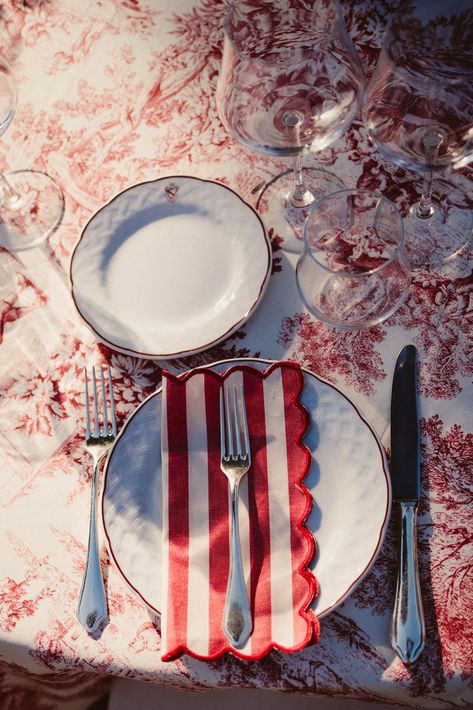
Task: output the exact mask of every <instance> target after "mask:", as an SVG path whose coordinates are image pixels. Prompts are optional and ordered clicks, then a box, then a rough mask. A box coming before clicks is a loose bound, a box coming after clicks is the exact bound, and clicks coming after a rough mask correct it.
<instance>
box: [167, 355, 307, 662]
mask: <svg viewBox="0 0 473 710" xmlns="http://www.w3.org/2000/svg"><path fill="white" fill-rule="evenodd" d="M224 383H225V385H226V386H227V385H233V384H239V383H243V386H244V393H245V403H246V412H247V417H248V429H249V434H250V445H251V456H252V465H251V469H250V470H249V472H248V474H247V475H246V476H245V478H244V479H243V481H242V483H241V484H240V505H239V521H240V538H241V547H242V559H243V570H244V573H245V579H246V580H247V588H248V595H249V599H250V604H251V610H252V618H253V631H252V634H251V636H250V639H249V640H248V642H247V644H246V645H245V646H244V647H243V648H240V649H239V650H236V649H234V648H233V647H232V646H231V645H230V644H229V642H228V640H227V639H226V637H225V635H224V633H223V630H222V619H223V608H224V603H225V594H226V588H227V580H228V571H229V531H230V507H229V493H228V481H227V479H226V477H225V476H224V474H223V473H222V471H221V469H220V430H219V427H220V423H219V422H220V414H219V392H220V389H221V387H222V386H223V384H224ZM302 387H303V377H302V372H301V370H300V368H299V366H297V365H295V364H293V363H276V364H274V365H272V366H270V367H269V368H268V370H266V371H265V372H261V371H259V370H257V369H256V368H254V367H250V366H246V365H241V366H236V367H234V368H232V369H230V370H228V371H227V372H226V373H225V374H224V375H223V376H221V375H218V374H216V373H215V372H213V371H211V370H209V369H206V368H201V369H196V370H192V371H191V372H190V373H189V374H188V375H186V376H184V377H182V378H177V377H175V376H174V375H171V374H170V373H167V372H163V397H162V407H163V413H162V434H161V452H162V485H163V538H164V543H163V545H164V549H163V579H162V583H163V595H162V598H163V608H162V610H161V634H162V649H161V656H162V660H171V659H174V658H177V657H178V656H179V655H181V654H182V653H187V654H190V655H192V656H194V657H197V658H200V659H206V660H208V659H214V658H217V657H218V656H220V655H222V654H223V653H225V652H226V651H231V652H232V653H233V654H235V655H236V656H239V657H240V658H245V659H252V660H255V659H259V658H262V657H263V656H264V655H265V654H266V653H268V652H269V651H270V650H271V649H272V648H273V647H275V648H279V649H281V650H284V651H296V650H299V649H301V648H303V647H304V646H305V645H307V644H308V643H310V642H311V641H313V640H316V639H317V638H318V622H317V619H316V617H315V615H314V614H313V612H312V611H311V610H310V609H308V605H309V604H310V602H311V601H312V599H313V598H314V595H315V594H316V593H317V584H316V581H315V578H314V576H313V574H312V573H311V572H310V571H309V570H308V569H307V565H308V564H309V562H310V560H311V558H312V556H313V553H314V540H313V537H312V535H311V533H310V532H309V530H307V528H306V527H305V525H304V522H305V520H306V518H307V516H308V514H309V511H310V508H311V505H312V498H311V496H310V493H309V491H308V490H307V489H306V488H305V486H304V485H303V483H302V480H303V478H304V476H305V475H306V473H307V472H308V469H309V466H310V454H309V451H308V450H307V448H306V447H305V446H304V445H303V443H302V441H301V438H302V436H303V434H304V432H305V431H306V428H307V424H308V417H307V412H306V410H305V409H304V408H303V407H302V405H301V404H300V402H299V395H300V393H301V391H302Z"/></svg>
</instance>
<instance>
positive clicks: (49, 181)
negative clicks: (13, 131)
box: [0, 58, 64, 251]
mask: <svg viewBox="0 0 473 710" xmlns="http://www.w3.org/2000/svg"><path fill="white" fill-rule="evenodd" d="M16 106H17V89H16V83H15V79H14V76H13V72H12V69H11V67H10V66H9V64H8V63H7V62H6V61H5V60H4V59H1V58H0V135H2V134H3V133H4V132H5V130H6V129H7V128H8V126H9V125H10V123H11V121H12V119H13V116H14V114H15V110H16ZM63 214H64V197H63V194H62V191H61V189H60V188H59V186H58V185H57V184H56V182H55V181H54V180H53V178H52V177H50V176H49V175H48V174H47V173H44V172H42V171H40V170H14V171H11V172H9V173H5V174H1V173H0V245H1V246H4V247H6V248H7V249H9V250H10V251H21V250H23V249H29V248H31V247H34V246H36V245H38V244H40V243H41V242H43V241H44V240H45V239H47V237H49V235H50V234H52V233H53V232H54V230H55V229H57V227H58V225H59V223H60V222H61V220H62V216H63Z"/></svg>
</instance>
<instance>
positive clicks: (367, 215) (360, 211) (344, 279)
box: [296, 189, 410, 329]
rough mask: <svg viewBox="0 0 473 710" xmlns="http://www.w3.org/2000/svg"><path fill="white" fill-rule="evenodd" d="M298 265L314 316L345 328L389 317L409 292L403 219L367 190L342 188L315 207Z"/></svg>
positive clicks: (299, 279)
mask: <svg viewBox="0 0 473 710" xmlns="http://www.w3.org/2000/svg"><path fill="white" fill-rule="evenodd" d="M304 237H305V245H304V251H303V252H302V255H301V256H300V257H299V261H298V263H297V268H296V282H297V286H298V289H299V293H300V295H301V298H302V300H303V301H304V303H305V305H306V306H307V308H308V309H309V311H310V312H311V313H313V315H315V316H316V317H317V318H319V320H322V321H323V322H325V323H327V324H328V325H331V326H336V327H339V328H353V329H361V328H368V327H371V326H373V325H376V324H378V323H381V322H382V321H384V320H385V319H386V318H388V316H390V315H392V314H393V313H394V311H395V310H396V309H397V308H398V307H399V306H400V305H401V303H402V302H403V300H404V298H405V297H406V295H407V293H408V291H409V284H410V267H409V262H408V260H407V257H406V255H405V252H404V249H403V225H402V217H401V214H400V212H399V210H398V209H397V207H396V205H394V204H393V203H392V202H390V201H389V200H386V199H385V198H384V197H382V196H381V195H377V194H376V193H373V192H370V191H367V190H356V189H354V190H340V191H339V192H335V193H333V194H332V195H328V196H327V197H324V198H323V199H322V200H320V201H319V202H318V203H317V204H316V205H314V206H313V208H312V210H311V212H310V214H309V217H308V218H307V220H306V224H305V235H304Z"/></svg>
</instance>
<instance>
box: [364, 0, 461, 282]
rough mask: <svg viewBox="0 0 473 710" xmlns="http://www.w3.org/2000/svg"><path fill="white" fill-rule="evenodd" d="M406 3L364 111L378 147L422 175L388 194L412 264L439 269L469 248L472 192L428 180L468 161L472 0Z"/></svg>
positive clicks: (390, 35) (391, 31)
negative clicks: (398, 216)
mask: <svg viewBox="0 0 473 710" xmlns="http://www.w3.org/2000/svg"><path fill="white" fill-rule="evenodd" d="M411 8H412V12H411V13H408V14H403V15H402V17H396V18H395V20H393V22H392V23H391V26H390V27H389V28H388V30H387V32H386V36H385V41H384V44H383V48H382V51H381V53H380V57H379V60H378V64H377V67H376V69H375V72H374V74H373V77H372V79H371V81H370V83H369V85H368V88H367V91H366V96H365V101H364V108H363V115H364V120H365V122H366V125H367V128H368V130H369V132H370V135H371V137H372V138H373V140H374V142H375V144H376V146H377V148H378V149H379V150H380V152H381V153H383V154H384V155H385V156H386V157H387V158H388V159H389V160H391V161H393V162H395V163H397V164H398V165H400V166H402V167H405V168H408V169H414V170H417V171H420V172H421V173H423V175H424V179H423V183H420V182H418V183H417V184H415V183H409V182H407V183H405V184H402V185H395V186H394V189H393V190H392V196H393V199H397V200H398V201H400V203H402V204H401V207H402V208H403V216H404V218H405V223H404V231H405V248H406V251H407V253H408V255H409V258H410V260H411V263H412V264H413V265H414V266H419V267H424V268H432V269H436V268H439V269H442V268H444V267H445V266H448V264H449V262H450V263H451V262H452V260H453V259H454V258H455V257H456V256H458V255H460V254H462V253H464V252H465V251H466V250H467V245H468V244H469V242H470V239H471V234H472V226H473V212H472V206H473V204H472V199H471V196H468V195H467V194H466V193H465V192H464V191H462V190H461V189H460V187H459V186H458V185H455V184H454V183H453V182H452V181H450V180H447V179H446V178H442V179H437V180H435V181H433V175H434V173H438V172H440V171H444V170H445V169H447V168H451V169H454V168H457V169H458V168H462V167H464V166H465V165H466V164H467V163H468V162H469V161H471V160H472V159H473V8H472V5H471V0H468V1H465V0H449V2H448V3H445V2H438V0H437V1H435V0H432V2H431V3H425V2H421V3H417V4H413V3H412V2H411ZM394 193H396V194H394ZM386 194H388V195H389V193H386ZM389 196H391V195H389Z"/></svg>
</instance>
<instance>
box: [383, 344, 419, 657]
mask: <svg viewBox="0 0 473 710" xmlns="http://www.w3.org/2000/svg"><path fill="white" fill-rule="evenodd" d="M391 483H392V492H393V500H394V501H395V502H397V503H398V504H399V505H400V508H401V530H400V545H399V567H398V578H397V585H396V598H395V603H394V611H393V617H392V623H391V645H392V647H393V649H394V650H395V651H396V653H397V654H398V655H399V656H400V658H401V659H402V661H403V662H404V663H405V664H409V663H412V662H413V661H415V660H416V659H417V658H418V657H419V655H420V653H421V652H422V649H423V648H424V644H425V620H424V610H423V607H422V597H421V592H420V584H419V570H418V563H417V541H416V524H417V506H418V503H419V498H420V452H419V423H418V418H417V395H416V349H415V347H414V346H413V345H406V346H405V347H404V348H403V349H402V350H401V352H400V353H399V356H398V358H397V361H396V367H395V369H394V377H393V388H392V396H391Z"/></svg>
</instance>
